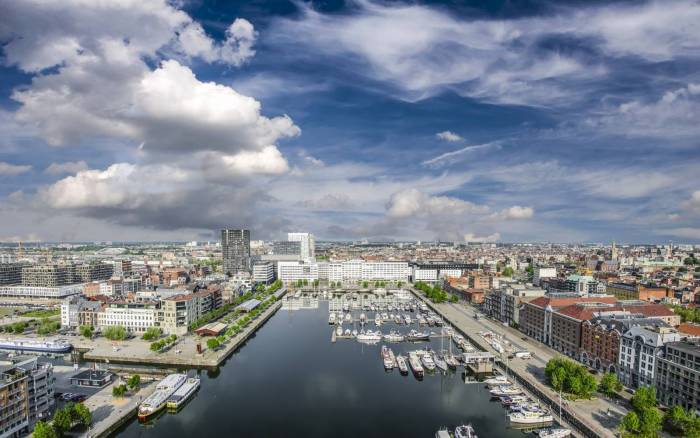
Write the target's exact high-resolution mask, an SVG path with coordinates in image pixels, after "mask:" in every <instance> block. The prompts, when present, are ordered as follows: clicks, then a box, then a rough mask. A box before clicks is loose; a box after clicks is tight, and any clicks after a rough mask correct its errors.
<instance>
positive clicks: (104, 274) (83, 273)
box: [73, 262, 114, 283]
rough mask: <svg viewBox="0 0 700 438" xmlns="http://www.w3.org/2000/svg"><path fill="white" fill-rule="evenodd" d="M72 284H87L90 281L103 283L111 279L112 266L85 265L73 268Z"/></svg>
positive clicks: (102, 264) (103, 264) (99, 264)
mask: <svg viewBox="0 0 700 438" xmlns="http://www.w3.org/2000/svg"><path fill="white" fill-rule="evenodd" d="M73 269H74V271H73V282H74V283H89V282H91V281H104V280H109V279H110V278H112V273H113V272H114V265H112V264H110V263H96V262H93V263H86V264H83V265H77V266H74V267H73Z"/></svg>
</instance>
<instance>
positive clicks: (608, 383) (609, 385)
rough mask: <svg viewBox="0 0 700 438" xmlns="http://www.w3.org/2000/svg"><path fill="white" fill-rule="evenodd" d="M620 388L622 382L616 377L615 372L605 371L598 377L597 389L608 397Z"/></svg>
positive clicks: (612, 395)
mask: <svg viewBox="0 0 700 438" xmlns="http://www.w3.org/2000/svg"><path fill="white" fill-rule="evenodd" d="M621 390H622V382H620V381H619V380H618V379H617V376H616V375H615V373H605V374H604V375H603V378H602V379H600V384H599V385H598V391H600V392H601V393H603V394H605V395H607V396H608V397H614V396H615V394H617V393H618V392H619V391H621Z"/></svg>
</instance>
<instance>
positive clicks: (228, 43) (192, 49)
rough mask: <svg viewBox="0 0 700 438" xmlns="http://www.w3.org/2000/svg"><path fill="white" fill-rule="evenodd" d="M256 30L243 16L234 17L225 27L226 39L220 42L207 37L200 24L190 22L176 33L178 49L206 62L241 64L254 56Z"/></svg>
mask: <svg viewBox="0 0 700 438" xmlns="http://www.w3.org/2000/svg"><path fill="white" fill-rule="evenodd" d="M256 38H257V32H256V31H255V29H254V28H253V25H252V24H251V23H250V22H249V21H248V20H246V19H244V18H236V20H234V22H233V23H231V25H230V26H229V27H228V29H226V39H225V40H224V41H223V42H221V43H220V44H218V43H215V42H214V41H212V39H211V38H209V37H208V36H207V35H206V33H205V32H204V29H203V28H202V26H201V25H200V24H199V23H197V22H191V23H189V24H188V25H187V26H185V27H184V28H183V29H182V30H181V31H180V32H179V34H178V42H179V46H180V49H181V50H182V51H183V52H184V53H185V54H186V55H188V56H196V57H199V58H202V59H204V60H205V61H207V62H217V61H218V62H223V63H226V64H230V65H233V66H236V67H238V66H241V65H242V64H243V63H245V62H246V61H248V60H249V59H250V58H252V57H253V56H255V50H253V45H254V44H255V40H256Z"/></svg>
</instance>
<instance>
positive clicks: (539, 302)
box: [528, 295, 617, 309]
mask: <svg viewBox="0 0 700 438" xmlns="http://www.w3.org/2000/svg"><path fill="white" fill-rule="evenodd" d="M616 302H617V298H615V297H614V296H612V295H605V296H599V297H548V296H544V297H538V298H535V299H534V300H532V301H530V302H528V304H530V305H534V306H537V307H541V308H543V309H544V308H545V307H547V306H552V308H555V309H556V308H561V307H566V306H571V305H573V304H576V303H605V304H615V303H616Z"/></svg>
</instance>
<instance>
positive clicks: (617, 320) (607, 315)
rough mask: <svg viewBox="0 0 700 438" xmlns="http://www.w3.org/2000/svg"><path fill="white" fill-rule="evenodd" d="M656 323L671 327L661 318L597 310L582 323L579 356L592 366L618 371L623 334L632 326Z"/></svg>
mask: <svg viewBox="0 0 700 438" xmlns="http://www.w3.org/2000/svg"><path fill="white" fill-rule="evenodd" d="M654 325H658V326H662V327H668V324H666V323H665V322H664V321H663V320H661V319H658V318H647V317H644V315H642V314H634V313H631V312H628V311H613V312H605V311H602V312H596V313H595V314H594V316H593V318H591V319H589V320H587V321H584V322H583V323H582V324H581V347H580V348H579V357H578V359H579V361H581V362H582V363H583V364H585V365H588V366H589V367H591V368H593V369H596V370H599V371H606V372H612V373H617V364H618V362H619V355H620V340H621V339H622V335H623V333H625V332H627V331H628V330H629V329H630V327H633V326H654Z"/></svg>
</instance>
